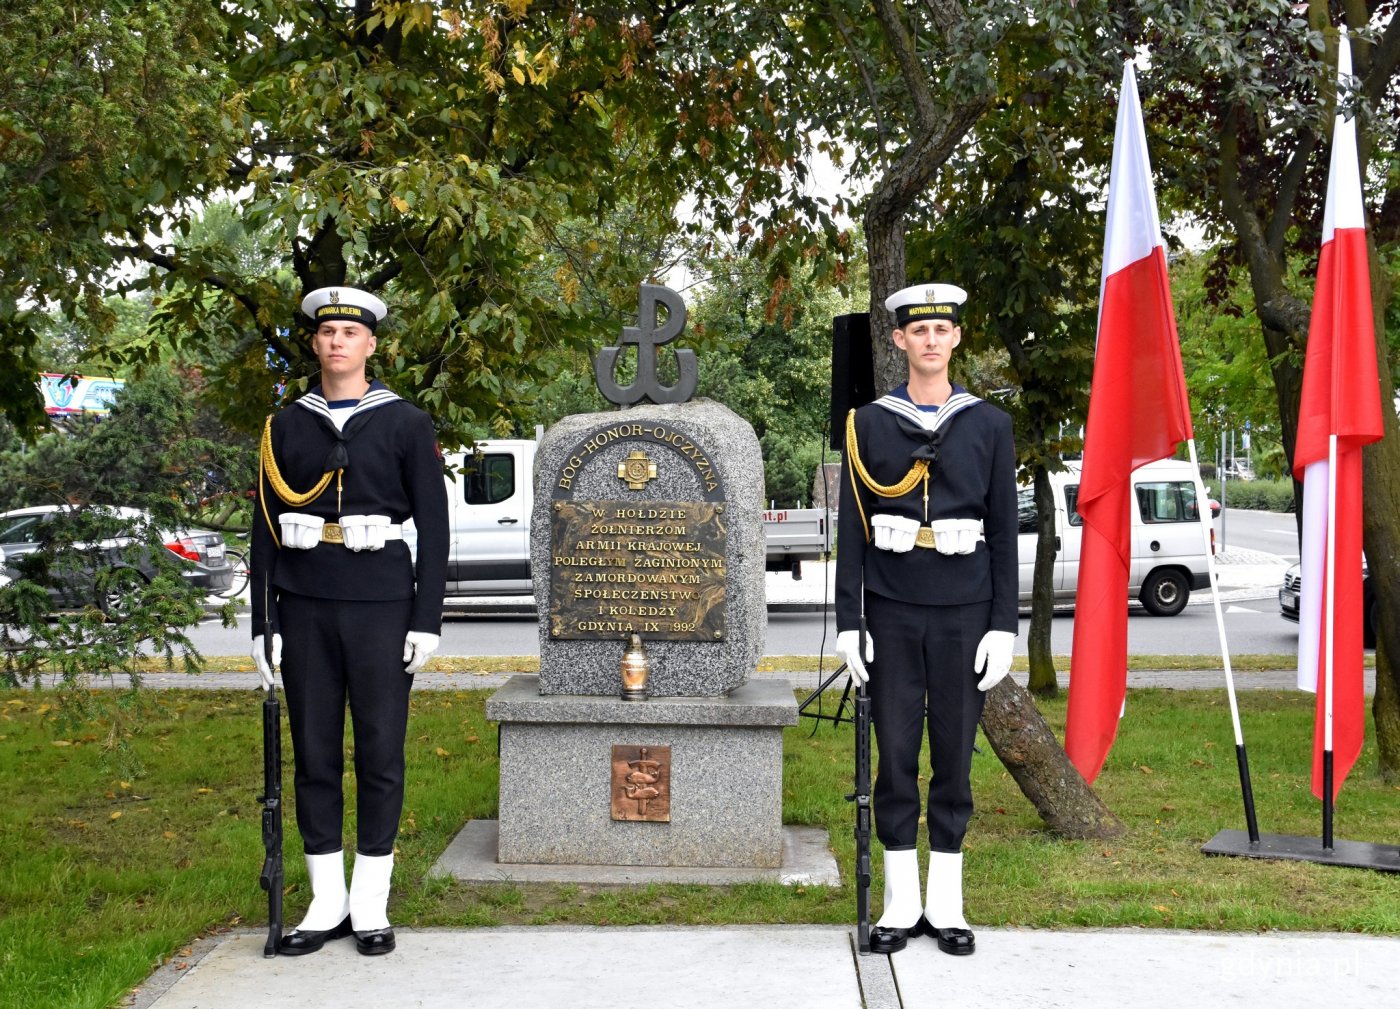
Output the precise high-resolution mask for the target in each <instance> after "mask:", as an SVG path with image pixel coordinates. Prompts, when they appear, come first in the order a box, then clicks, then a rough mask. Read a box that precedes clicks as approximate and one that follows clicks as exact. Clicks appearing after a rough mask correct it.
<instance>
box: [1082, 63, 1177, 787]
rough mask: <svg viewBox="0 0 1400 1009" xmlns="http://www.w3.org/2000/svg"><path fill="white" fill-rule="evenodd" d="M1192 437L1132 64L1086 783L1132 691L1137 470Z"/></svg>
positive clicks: (1111, 252)
mask: <svg viewBox="0 0 1400 1009" xmlns="http://www.w3.org/2000/svg"><path fill="white" fill-rule="evenodd" d="M1190 437H1191V410H1190V406H1189V403H1188V401H1187V397H1186V379H1185V377H1184V375H1183V373H1182V368H1181V348H1180V346H1179V345H1178V343H1177V336H1176V315H1175V314H1174V313H1173V311H1172V299H1171V289H1170V287H1169V286H1168V283H1167V257H1166V250H1165V249H1164V247H1163V244H1162V229H1161V226H1160V224H1159V223H1158V218H1157V197H1156V195H1155V193H1154V192H1153V188H1152V169H1151V165H1150V164H1149V162H1148V157H1147V135H1146V132H1145V130H1144V129H1143V124H1142V106H1141V105H1140V104H1139V102H1138V94H1137V80H1136V78H1135V76H1134V74H1133V65H1132V63H1131V62H1127V63H1124V64H1123V86H1122V89H1121V91H1120V92H1119V97H1118V126H1117V130H1116V132H1115V134H1114V138H1113V168H1112V172H1111V174H1110V176H1109V184H1108V225H1107V230H1106V232H1105V235H1104V249H1103V280H1102V287H1101V289H1100V292H1099V335H1098V348H1097V350H1096V351H1095V353H1094V379H1093V384H1092V385H1091V387H1090V391H1089V418H1088V424H1087V426H1086V429H1085V435H1084V463H1083V468H1082V471H1081V477H1080V484H1079V498H1078V511H1079V514H1080V515H1081V516H1082V517H1083V519H1084V528H1083V540H1082V543H1081V546H1080V553H1079V588H1078V591H1077V593H1076V596H1075V604H1074V646H1073V652H1072V656H1071V660H1070V679H1069V713H1068V721H1067V724H1066V727H1065V752H1066V753H1068V754H1069V758H1070V760H1071V761H1073V763H1074V766H1075V767H1077V768H1078V769H1079V773H1080V774H1082V775H1084V778H1085V780H1087V781H1089V782H1093V780H1094V779H1095V778H1096V777H1098V774H1099V770H1100V768H1102V767H1103V762H1104V759H1105V758H1106V757H1107V756H1108V751H1109V748H1110V747H1111V746H1112V745H1113V738H1114V736H1115V735H1117V732H1118V718H1119V715H1120V714H1121V712H1122V710H1123V699H1124V696H1125V694H1126V692H1127V682H1128V569H1129V565H1130V564H1131V562H1132V526H1131V508H1132V482H1131V477H1132V471H1133V470H1134V469H1136V468H1137V467H1138V466H1142V465H1145V464H1146V463H1149V462H1152V461H1153V460H1156V459H1164V458H1166V457H1168V456H1170V455H1172V454H1173V453H1174V452H1175V451H1176V447H1177V445H1178V444H1179V443H1181V442H1182V441H1185V440H1186V439H1188V438H1190Z"/></svg>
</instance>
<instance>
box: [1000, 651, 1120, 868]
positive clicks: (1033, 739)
mask: <svg viewBox="0 0 1400 1009" xmlns="http://www.w3.org/2000/svg"><path fill="white" fill-rule="evenodd" d="M982 731H983V732H985V733H986V734H987V741H988V742H990V743H991V744H992V749H993V750H995V751H996V755H997V756H998V757H999V758H1001V762H1002V763H1003V764H1005V765H1006V769H1007V770H1008V771H1010V772H1011V776H1012V777H1013V778H1015V779H1016V784H1017V785H1019V786H1020V788H1021V792H1022V793H1023V794H1024V795H1025V796H1026V798H1027V799H1029V800H1030V801H1031V805H1033V806H1035V811H1036V812H1037V813H1039V814H1040V817H1041V819H1043V820H1044V821H1045V825H1046V826H1047V827H1049V828H1050V831H1051V832H1052V833H1054V834H1057V835H1059V836H1060V837H1067V838H1071V839H1073V840H1086V839H1089V838H1095V839H1105V838H1110V837H1118V836H1120V835H1122V834H1123V833H1125V832H1126V830H1127V828H1126V827H1124V826H1123V823H1122V821H1121V820H1119V819H1118V817H1116V816H1114V815H1113V812H1112V811H1111V810H1110V809H1109V808H1108V807H1107V806H1105V805H1104V804H1103V801H1102V800H1101V799H1099V797H1098V796H1097V795H1096V794H1095V793H1094V790H1093V789H1092V788H1090V787H1089V785H1088V783H1086V782H1085V780H1084V778H1083V777H1082V776H1081V775H1080V773H1079V771H1077V770H1076V769H1075V767H1074V765H1073V764H1071V763H1070V760H1069V757H1068V756H1066V755H1065V751H1064V749H1063V748H1062V747H1061V746H1060V744H1059V743H1058V742H1057V741H1056V739H1055V734H1054V733H1053V732H1051V731H1050V726H1049V725H1048V724H1046V722H1045V719H1044V718H1042V717H1041V714H1040V711H1039V709H1038V708H1036V706H1035V702H1034V701H1033V700H1032V699H1031V696H1030V694H1028V693H1027V692H1026V691H1025V690H1022V689H1021V686H1020V684H1018V683H1016V682H1015V681H1014V680H1012V679H1010V678H1009V677H1008V678H1007V679H1004V680H1002V681H1001V682H1000V683H998V684H997V685H996V686H995V687H993V688H992V689H991V690H989V691H988V692H987V705H986V707H985V708H983V709H982Z"/></svg>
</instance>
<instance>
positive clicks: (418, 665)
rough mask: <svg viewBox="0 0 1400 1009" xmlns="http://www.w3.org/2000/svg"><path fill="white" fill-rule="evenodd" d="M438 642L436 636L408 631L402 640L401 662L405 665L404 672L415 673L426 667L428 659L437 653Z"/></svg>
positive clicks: (438, 639)
mask: <svg viewBox="0 0 1400 1009" xmlns="http://www.w3.org/2000/svg"><path fill="white" fill-rule="evenodd" d="M440 640H442V639H441V638H439V637H438V636H437V635H436V634H429V633H428V632H427V631H409V632H408V636H407V637H406V638H404V639H403V660H404V662H405V663H407V665H406V666H405V668H404V672H405V673H416V672H418V671H419V670H420V669H422V668H423V667H424V666H425V665H427V662H428V658H429V657H430V656H431V655H432V654H433V652H435V651H437V648H438V642H439V641H440Z"/></svg>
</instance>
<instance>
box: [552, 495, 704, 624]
mask: <svg viewBox="0 0 1400 1009" xmlns="http://www.w3.org/2000/svg"><path fill="white" fill-rule="evenodd" d="M551 507H552V509H553V511H552V515H551V519H552V529H551V532H552V541H551V542H552V543H553V558H552V560H553V563H552V564H551V570H550V593H549V600H550V603H549V633H550V636H551V637H553V638H560V639H572V640H580V639H584V640H587V639H609V638H617V639H625V638H626V637H627V635H628V634H632V633H636V634H640V635H641V636H642V640H643V641H647V640H662V641H720V640H723V638H724V573H725V566H724V549H725V530H726V519H725V515H724V502H722V501H637V502H629V501H606V500H605V501H558V500H556V501H553V502H551Z"/></svg>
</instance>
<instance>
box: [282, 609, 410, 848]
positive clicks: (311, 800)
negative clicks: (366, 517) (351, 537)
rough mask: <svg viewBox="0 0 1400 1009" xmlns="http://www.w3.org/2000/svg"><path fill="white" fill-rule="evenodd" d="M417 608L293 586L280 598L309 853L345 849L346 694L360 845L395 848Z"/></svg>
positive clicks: (300, 820)
mask: <svg viewBox="0 0 1400 1009" xmlns="http://www.w3.org/2000/svg"><path fill="white" fill-rule="evenodd" d="M412 605H413V601H412V600H411V599H402V600H391V601H388V602H380V601H375V602H351V601H345V600H339V599H314V598H310V597H308V596H298V595H293V594H291V593H288V592H283V593H282V594H281V595H280V596H279V598H278V601H277V606H278V623H279V625H280V627H281V631H282V685H283V689H284V691H285V693H286V696H287V719H288V721H289V723H290V724H291V729H292V755H293V758H294V760H295V762H296V775H295V777H294V782H295V787H296V802H297V805H296V815H297V829H298V830H299V831H300V832H301V839H302V844H303V846H304V847H305V849H306V853H307V854H308V855H325V854H329V853H330V852H334V851H340V850H341V848H342V846H343V841H342V832H343V819H344V813H345V799H344V795H343V794H342V790H341V779H342V777H343V775H344V773H345V707H346V702H347V700H348V701H349V705H350V719H351V727H352V729H353V731H354V743H355V797H356V801H355V805H356V819H355V823H356V843H355V850H356V851H358V852H359V853H360V854H362V855H390V854H393V851H394V839H395V838H396V837H397V836H398V831H399V816H400V814H401V813H402V812H403V789H404V756H403V747H404V738H405V735H406V734H407V732H408V695H409V691H410V690H411V689H412V687H413V677H412V676H409V675H408V674H406V673H405V672H404V661H403V643H404V637H405V635H406V634H407V633H408V621H409V611H410V609H411V608H412Z"/></svg>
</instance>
